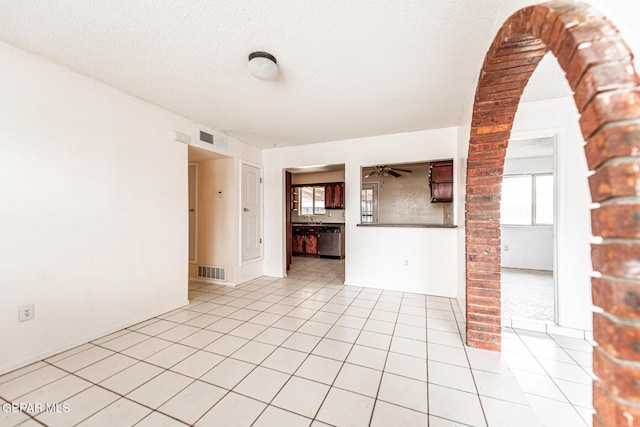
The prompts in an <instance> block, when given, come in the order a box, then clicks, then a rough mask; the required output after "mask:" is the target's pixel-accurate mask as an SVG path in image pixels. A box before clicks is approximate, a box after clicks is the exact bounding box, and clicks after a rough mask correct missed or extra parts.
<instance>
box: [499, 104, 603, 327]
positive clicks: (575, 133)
mask: <svg viewBox="0 0 640 427" xmlns="http://www.w3.org/2000/svg"><path fill="white" fill-rule="evenodd" d="M551 135H557V138H558V142H557V150H556V163H557V164H556V175H555V178H556V190H557V192H558V206H557V212H558V213H557V215H558V222H557V224H556V233H557V234H556V237H555V239H556V242H557V249H558V255H557V257H558V263H557V265H556V267H555V272H556V280H557V283H558V315H559V318H558V321H559V324H560V325H561V326H567V327H571V328H578V329H587V330H590V329H592V322H591V280H590V273H591V255H590V246H589V245H590V241H591V218H590V211H589V205H590V200H591V199H590V194H589V186H588V181H587V175H588V171H587V164H586V159H585V155H584V148H583V146H584V140H583V139H582V134H581V133H580V129H579V126H578V112H577V110H576V107H575V104H574V102H573V99H572V98H557V99H552V100H547V101H539V102H530V103H524V104H521V105H520V107H519V109H518V113H517V114H516V118H515V122H514V127H513V132H512V135H511V137H512V139H519V138H521V137H522V138H525V137H526V138H529V137H537V136H551Z"/></svg>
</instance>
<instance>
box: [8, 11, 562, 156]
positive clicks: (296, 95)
mask: <svg viewBox="0 0 640 427" xmlns="http://www.w3.org/2000/svg"><path fill="white" fill-rule="evenodd" d="M533 3H536V1H531V0H457V1H425V0H403V1H402V2H398V1H394V0H351V1H329V0H326V1H308V0H306V1H305V0H298V1H284V0H269V1H264V0H242V1H241V0H237V1H229V0H224V1H222V0H209V1H206V0H200V1H196V0H191V1H179V0H178V1H176V0H137V1H125V0H105V1H87V0H55V1H48V0H40V1H35V0H34V1H15V0H0V40H2V41H5V42H7V43H9V44H12V45H14V46H16V47H18V48H21V49H24V50H27V51H30V52H33V53H36V54H38V55H41V56H43V57H45V58H48V59H50V60H51V61H54V62H56V63H59V64H63V65H65V66H67V67H69V68H71V69H74V70H76V71H78V72H80V73H83V74H85V75H87V76H90V77H93V78H95V79H97V80H100V81H103V82H105V83H107V84H109V85H111V86H113V87H116V88H118V89H121V90H123V91H125V92H127V93H130V94H132V95H135V96H137V97H139V98H142V99H145V100H147V101H150V102H152V103H154V104H157V105H159V106H162V107H165V108H167V109H169V110H172V111H175V112H177V113H179V114H182V115H184V116H186V117H188V118H190V119H193V120H195V121H196V122H199V123H201V124H203V125H206V126H208V127H210V128H212V129H215V130H217V131H219V132H221V133H223V134H227V135H230V136H233V137H236V138H238V139H240V140H243V141H246V142H248V143H250V144H253V145H256V146H258V147H263V148H266V147H275V146H286V145H295V144H305V143H313V142H321V141H330V140H339V139H346V138H355V137H363V136H372V135H381V134H390V133H397V132H408V131H415V130H422V129H429V128H439V127H446V126H453V125H459V124H461V121H462V120H463V112H464V111H465V109H466V108H468V107H469V103H470V102H472V100H473V94H474V93H475V86H476V82H477V77H478V74H479V71H480V67H481V65H482V61H483V58H484V55H485V52H486V50H487V48H488V46H489V44H490V43H491V40H492V38H493V36H494V35H495V33H496V31H497V29H498V28H499V27H500V25H501V24H502V22H503V21H504V20H505V19H506V18H507V17H508V16H509V15H510V14H511V13H513V12H514V11H515V10H517V9H519V8H521V7H524V6H526V5H529V4H533ZM255 50H265V51H268V52H270V53H271V54H273V55H274V56H276V58H277V59H278V64H279V66H280V75H279V76H278V77H277V79H276V80H274V81H261V80H257V79H255V78H253V77H251V76H250V75H249V73H248V72H247V68H246V64H247V55H248V54H249V53H251V52H252V51H255ZM545 62H546V61H545ZM554 73H555V74H558V75H559V76H562V73H561V72H560V71H559V69H557V65H555V64H553V61H550V62H549V64H546V65H544V66H543V69H541V70H538V71H536V79H535V81H532V83H531V84H530V85H529V87H528V88H527V94H526V96H527V99H528V100H536V99H545V98H552V97H558V96H563V95H566V94H567V93H568V87H567V86H566V83H565V82H564V80H563V79H562V78H560V79H555V78H554V79H548V78H546V77H545V76H547V75H554ZM538 74H540V76H538ZM550 81H557V82H558V84H557V85H552V84H549V82H550ZM536 82H542V83H536Z"/></svg>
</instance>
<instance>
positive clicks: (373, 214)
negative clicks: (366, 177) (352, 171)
mask: <svg viewBox="0 0 640 427" xmlns="http://www.w3.org/2000/svg"><path fill="white" fill-rule="evenodd" d="M361 204H362V206H361V209H360V211H361V219H360V222H362V223H363V224H365V223H366V224H371V223H375V222H378V214H377V211H378V184H377V183H375V182H373V183H366V184H362V195H361Z"/></svg>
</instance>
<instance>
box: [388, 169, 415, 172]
mask: <svg viewBox="0 0 640 427" xmlns="http://www.w3.org/2000/svg"><path fill="white" fill-rule="evenodd" d="M389 169H393V170H395V171H400V172H406V173H413V171H410V170H409V169H400V168H389Z"/></svg>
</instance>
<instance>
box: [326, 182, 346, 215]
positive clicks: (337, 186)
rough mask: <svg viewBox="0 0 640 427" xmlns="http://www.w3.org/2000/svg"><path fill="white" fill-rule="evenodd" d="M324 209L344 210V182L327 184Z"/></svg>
mask: <svg viewBox="0 0 640 427" xmlns="http://www.w3.org/2000/svg"><path fill="white" fill-rule="evenodd" d="M324 208H325V209H344V182H332V183H329V184H325V186H324Z"/></svg>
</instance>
